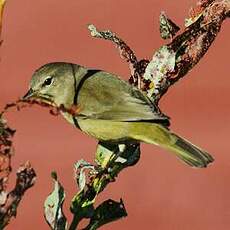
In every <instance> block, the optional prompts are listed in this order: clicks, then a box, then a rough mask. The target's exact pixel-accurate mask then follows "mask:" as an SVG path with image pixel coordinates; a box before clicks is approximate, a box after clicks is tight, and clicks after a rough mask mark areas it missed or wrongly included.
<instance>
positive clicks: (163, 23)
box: [160, 12, 180, 39]
mask: <svg viewBox="0 0 230 230" xmlns="http://www.w3.org/2000/svg"><path fill="white" fill-rule="evenodd" d="M179 30H180V27H179V26H177V25H176V24H175V23H174V22H173V21H172V20H171V19H170V18H168V17H167V15H166V14H165V13H164V12H161V14H160V35H161V37H162V38H163V39H168V38H173V37H174V35H175V34H176V33H177V32H178V31H179Z"/></svg>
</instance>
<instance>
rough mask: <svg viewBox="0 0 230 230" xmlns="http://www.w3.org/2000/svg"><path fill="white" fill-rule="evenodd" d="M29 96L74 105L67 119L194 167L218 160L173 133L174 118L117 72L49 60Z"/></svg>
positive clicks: (105, 136)
mask: <svg viewBox="0 0 230 230" xmlns="http://www.w3.org/2000/svg"><path fill="white" fill-rule="evenodd" d="M24 98H25V99H28V98H34V99H38V100H41V101H43V102H46V103H48V104H52V105H56V106H60V105H63V106H64V107H65V108H71V107H73V105H76V106H77V107H78V114H77V115H75V116H72V115H71V114H69V113H63V116H64V117H65V118H66V120H67V121H69V122H70V123H72V124H73V125H75V126H76V127H78V128H80V129H81V130H82V131H83V132H85V133H87V134H88V135H90V136H93V137H94V138H96V139H98V140H100V141H104V142H106V141H110V142H115V143H121V142H123V143H124V142H131V141H143V142H146V143H150V144H155V145H159V146H161V147H162V148H164V149H167V150H170V151H172V152H174V153H175V154H176V156H178V157H179V158H180V159H182V160H183V161H184V162H186V163H187V164H189V165H191V166H195V167H206V166H207V165H208V164H209V163H210V162H212V161H213V160H214V159H213V158H212V156H211V155H209V154H208V153H207V152H205V151H203V150H201V149H200V148H198V147H196V146H195V145H193V144H191V143H189V142H188V141H187V140H185V139H183V138H181V137H179V136H177V135H176V134H174V133H172V132H171V131H170V130H169V128H168V126H169V119H168V117H167V116H165V115H164V114H162V113H161V111H160V110H159V108H158V107H157V106H156V105H154V104H153V103H152V102H151V101H150V99H149V98H147V97H146V96H145V95H144V93H142V92H141V91H140V90H138V89H137V88H135V87H133V86H131V85H129V84H128V83H127V82H125V81H123V80H121V79H120V78H119V77H117V76H116V75H114V74H111V73H107V72H105V71H100V70H92V69H87V68H85V67H82V66H79V65H76V64H71V63H62V62H58V63H50V64H47V65H45V66H42V67H41V68H40V69H38V70H37V71H36V72H35V73H34V75H33V77H32V79H31V84H30V90H29V92H28V93H27V94H26V95H25V97H24Z"/></svg>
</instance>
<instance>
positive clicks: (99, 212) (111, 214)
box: [84, 199, 127, 230]
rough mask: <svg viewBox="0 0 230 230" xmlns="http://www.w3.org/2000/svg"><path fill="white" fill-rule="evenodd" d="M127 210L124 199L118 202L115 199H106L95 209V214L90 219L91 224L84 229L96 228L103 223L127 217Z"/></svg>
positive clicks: (93, 229)
mask: <svg viewBox="0 0 230 230" xmlns="http://www.w3.org/2000/svg"><path fill="white" fill-rule="evenodd" d="M126 216H127V212H126V210H125V206H124V204H123V201H122V200H120V202H116V201H114V200H111V199H109V200H106V201H104V202H103V203H102V204H100V205H99V206H98V207H97V208H96V209H95V211H94V215H93V216H92V218H91V219H90V223H89V225H88V226H87V227H86V228H85V229H84V230H95V229H98V228H99V227H101V226H102V225H105V224H108V223H110V222H112V221H116V220H118V219H120V218H122V217H126Z"/></svg>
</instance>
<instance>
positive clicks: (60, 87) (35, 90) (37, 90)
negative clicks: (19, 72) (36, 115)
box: [23, 62, 75, 107]
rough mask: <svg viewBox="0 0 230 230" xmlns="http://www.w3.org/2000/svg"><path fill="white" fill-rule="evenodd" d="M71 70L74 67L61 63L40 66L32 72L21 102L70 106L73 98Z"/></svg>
mask: <svg viewBox="0 0 230 230" xmlns="http://www.w3.org/2000/svg"><path fill="white" fill-rule="evenodd" d="M73 68H75V67H74V65H72V64H69V63H63V62H56V63H49V64H46V65H44V66H42V67H41V68H39V69H38V70H36V71H35V72H34V74H33V76H32V78H31V81H30V87H29V91H28V92H27V93H26V95H25V96H24V97H23V100H28V99H35V100H39V101H41V102H44V103H47V104H51V105H56V106H60V105H64V106H66V107H68V106H70V105H71V104H72V99H73V97H74V96H73V95H74V82H75V79H74V73H73V71H74V69H73Z"/></svg>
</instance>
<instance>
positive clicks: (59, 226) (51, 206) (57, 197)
mask: <svg viewBox="0 0 230 230" xmlns="http://www.w3.org/2000/svg"><path fill="white" fill-rule="evenodd" d="M51 176H52V178H53V180H54V189H53V192H52V193H51V194H50V195H49V196H48V197H47V198H46V200H45V203H44V212H45V219H46V221H47V223H48V224H49V226H50V228H51V229H52V230H65V229H67V220H66V217H65V215H64V214H63V211H62V205H63V202H64V200H65V191H64V188H63V187H62V185H61V184H60V183H59V181H58V180H57V174H56V172H52V174H51Z"/></svg>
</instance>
